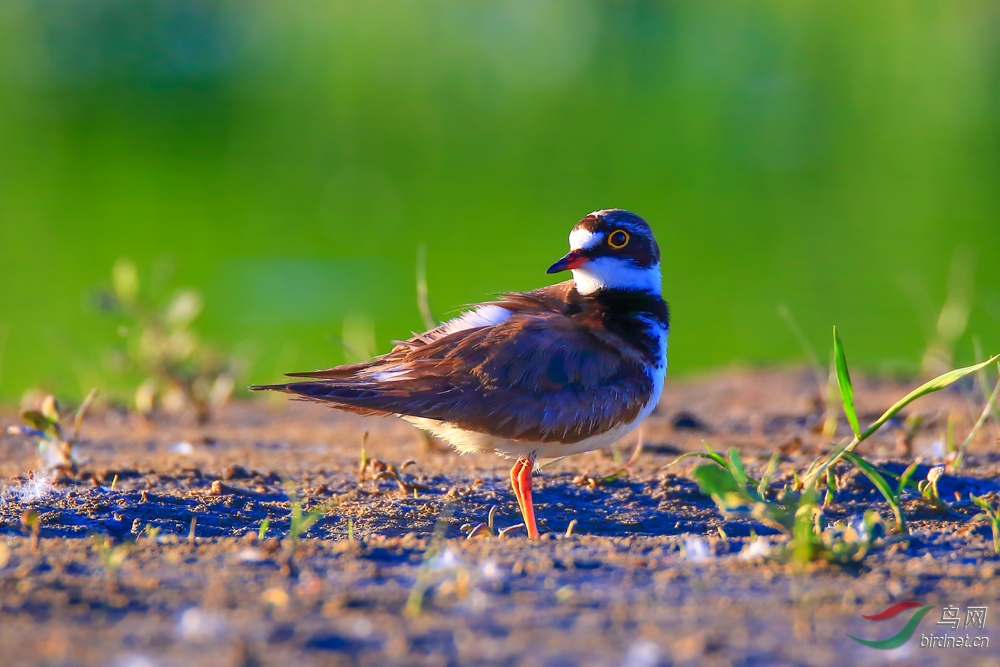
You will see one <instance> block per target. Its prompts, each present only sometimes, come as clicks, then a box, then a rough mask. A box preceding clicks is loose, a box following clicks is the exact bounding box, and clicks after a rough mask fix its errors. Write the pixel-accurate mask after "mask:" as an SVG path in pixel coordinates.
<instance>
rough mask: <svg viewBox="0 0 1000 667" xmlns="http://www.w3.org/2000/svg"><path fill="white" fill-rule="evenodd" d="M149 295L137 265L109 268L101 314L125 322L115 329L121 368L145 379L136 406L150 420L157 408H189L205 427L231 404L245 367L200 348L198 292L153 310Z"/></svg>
mask: <svg viewBox="0 0 1000 667" xmlns="http://www.w3.org/2000/svg"><path fill="white" fill-rule="evenodd" d="M148 291H149V290H144V289H143V285H142V283H141V281H140V279H139V272H138V269H137V268H136V266H135V264H134V263H132V262H131V261H130V260H128V259H119V260H118V261H117V262H116V263H115V265H114V268H113V269H112V291H111V293H109V294H104V295H102V297H103V298H102V299H101V300H100V304H101V306H102V307H103V309H104V310H105V311H109V312H111V313H114V314H117V315H119V316H121V317H122V318H123V321H122V324H121V325H120V326H119V327H118V332H119V334H120V335H121V336H122V338H124V339H125V355H124V357H123V359H122V361H123V364H122V366H123V367H124V368H126V369H127V368H136V369H138V370H139V371H140V372H141V373H143V374H144V375H145V376H146V377H145V379H144V380H143V381H142V382H141V384H140V385H139V386H138V388H137V389H136V390H135V397H134V400H135V407H136V409H137V410H138V411H139V412H141V413H142V414H147V415H148V414H150V413H152V412H153V411H154V409H155V408H156V407H157V406H160V407H162V408H163V409H164V410H166V411H167V412H171V413H176V412H180V411H181V410H183V409H184V408H186V407H189V406H190V407H191V408H193V409H194V411H195V414H196V415H197V417H198V420H199V422H201V423H205V422H207V421H208V420H209V418H210V416H211V414H212V412H213V411H215V410H216V409H218V408H220V407H221V406H222V405H224V404H225V403H226V402H227V401H228V400H229V398H230V396H231V395H232V393H233V389H234V387H235V385H236V380H237V379H238V378H239V377H240V376H241V375H243V374H244V372H245V371H246V370H247V365H248V364H247V363H246V361H245V359H243V358H242V357H241V356H240V355H234V354H228V353H224V352H221V351H219V350H217V349H215V348H214V347H212V346H210V345H208V344H206V343H204V342H203V341H202V340H201V339H200V338H199V337H198V335H197V334H196V333H195V332H194V331H193V330H192V329H191V325H192V324H193V323H194V321H195V320H196V319H197V318H198V316H199V315H200V314H201V311H202V305H203V304H202V299H201V295H200V294H199V293H198V292H197V291H195V290H192V289H181V290H178V291H176V292H174V294H173V295H172V296H171V297H170V298H169V299H167V300H166V301H165V302H164V303H163V304H162V305H154V304H153V303H152V302H151V297H150V295H148V294H147V293H146V292H148Z"/></svg>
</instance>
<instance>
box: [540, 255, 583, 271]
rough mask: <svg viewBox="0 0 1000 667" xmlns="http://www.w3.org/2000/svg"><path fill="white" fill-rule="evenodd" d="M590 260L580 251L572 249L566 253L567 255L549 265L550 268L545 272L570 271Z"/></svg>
mask: <svg viewBox="0 0 1000 667" xmlns="http://www.w3.org/2000/svg"><path fill="white" fill-rule="evenodd" d="M588 261H590V260H589V259H588V258H586V257H584V256H583V255H581V254H580V253H578V252H575V251H571V252H569V253H567V254H566V256H565V257H563V258H562V259H560V260H559V261H558V262H556V263H555V264H553V265H552V266H550V267H549V270H548V271H546V272H545V273H560V272H562V271H569V270H570V269H575V268H578V267H580V266H583V265H584V264H585V263H586V262H588Z"/></svg>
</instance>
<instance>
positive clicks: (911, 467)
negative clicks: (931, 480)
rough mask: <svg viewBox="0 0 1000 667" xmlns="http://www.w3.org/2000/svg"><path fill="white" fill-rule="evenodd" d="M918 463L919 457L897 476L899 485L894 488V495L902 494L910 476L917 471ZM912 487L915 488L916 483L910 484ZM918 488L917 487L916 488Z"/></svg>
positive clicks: (908, 483)
mask: <svg viewBox="0 0 1000 667" xmlns="http://www.w3.org/2000/svg"><path fill="white" fill-rule="evenodd" d="M919 465H920V459H917V460H916V461H914V462H913V463H911V464H910V465H908V466H906V470H904V471H903V474H902V475H900V476H899V487H898V488H897V489H896V495H897V496H901V495H903V491H906V487H907V485H910V478H911V477H913V473H915V472H916V471H917V466H919ZM911 486H913V488H917V487H916V485H915V484H914V485H911ZM918 490H919V489H918Z"/></svg>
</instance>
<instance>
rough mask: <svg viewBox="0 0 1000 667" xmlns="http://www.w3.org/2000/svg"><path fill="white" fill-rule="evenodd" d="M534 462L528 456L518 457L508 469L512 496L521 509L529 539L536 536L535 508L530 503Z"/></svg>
mask: <svg viewBox="0 0 1000 667" xmlns="http://www.w3.org/2000/svg"><path fill="white" fill-rule="evenodd" d="M534 467H535V462H534V461H533V460H532V459H530V458H520V459H518V460H517V463H515V464H514V467H513V468H511V469H510V485H511V486H512V487H513V488H514V497H515V498H517V505H518V507H519V508H520V509H521V517H522V518H523V519H524V527H525V528H526V529H527V531H528V538H529V539H536V538H537V537H538V526H536V525H535V508H534V505H532V503H531V469H532V468H534Z"/></svg>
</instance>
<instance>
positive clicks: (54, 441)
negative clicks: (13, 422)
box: [7, 389, 97, 476]
mask: <svg viewBox="0 0 1000 667" xmlns="http://www.w3.org/2000/svg"><path fill="white" fill-rule="evenodd" d="M96 397H97V390H96V389H93V390H91V392H90V393H89V394H88V395H87V398H86V399H85V400H84V401H83V403H82V404H81V405H80V407H79V409H77V411H76V416H75V417H74V418H73V434H72V435H71V436H69V437H66V434H65V430H64V429H63V426H62V417H60V415H59V404H58V403H57V402H56V399H55V397H54V396H52V395H48V396H46V397H45V398H44V399H43V400H42V405H41V408H40V409H38V410H24V411H22V412H21V419H22V420H24V422H25V424H27V426H10V427H8V428H7V432H8V433H10V434H11V435H24V436H30V437H34V438H38V453H39V456H40V457H41V459H42V466H43V467H44V468H45V469H47V470H60V471H62V472H63V473H66V474H70V475H74V476H75V475H76V474H77V473H78V472H79V469H78V467H77V464H78V463H80V462H79V461H78V460H77V459H76V456H75V452H74V447H75V445H76V444H77V443H78V442H79V440H80V428H81V426H82V425H83V418H84V416H85V415H86V414H87V410H89V409H90V406H91V405H93V403H94V399H95V398H96Z"/></svg>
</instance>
